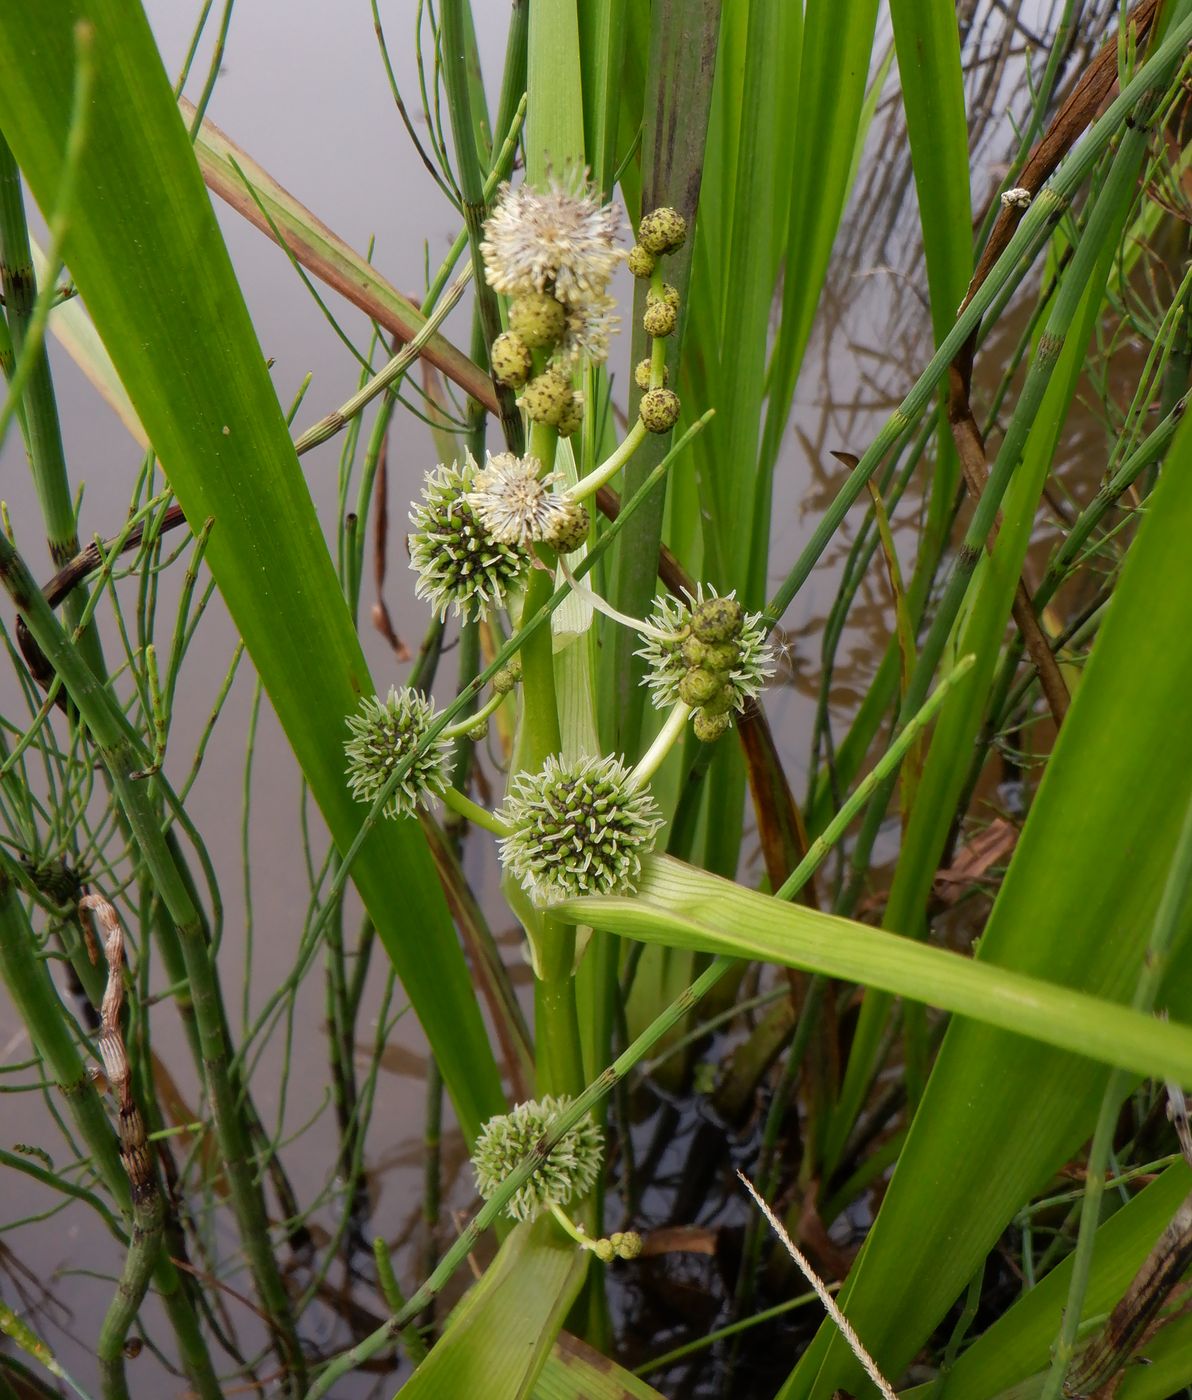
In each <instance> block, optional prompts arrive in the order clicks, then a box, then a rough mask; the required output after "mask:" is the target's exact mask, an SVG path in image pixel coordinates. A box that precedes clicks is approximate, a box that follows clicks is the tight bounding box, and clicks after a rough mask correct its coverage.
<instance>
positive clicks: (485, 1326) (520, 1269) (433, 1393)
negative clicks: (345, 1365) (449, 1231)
mask: <svg viewBox="0 0 1192 1400" xmlns="http://www.w3.org/2000/svg"><path fill="white" fill-rule="evenodd" d="M588 1259H589V1255H588V1252H587V1251H586V1250H582V1249H580V1248H578V1247H577V1246H576V1245H575V1244H574V1243H573V1242H572V1241H571V1240H569V1239H568V1238H567V1236H566V1235H565V1234H564V1233H563V1231H562V1230H561V1229H560V1228H559V1226H558V1225H557V1224H556V1223H555V1220H554V1219H553V1217H551V1216H549V1215H546V1216H543V1217H541V1218H540V1219H538V1220H536V1221H535V1222H534V1223H533V1224H532V1225H519V1226H518V1227H517V1229H515V1230H514V1231H513V1233H512V1234H511V1235H510V1236H509V1238H508V1239H507V1240H506V1241H505V1243H504V1244H503V1245H502V1246H501V1248H500V1250H499V1251H498V1253H497V1257H496V1258H495V1259H494V1260H493V1262H492V1263H491V1264H490V1265H489V1266H488V1268H487V1269H485V1271H484V1275H483V1277H482V1278H481V1279H480V1282H479V1283H477V1284H476V1285H475V1287H473V1288H472V1290H471V1292H469V1293H468V1295H467V1297H465V1298H464V1300H463V1302H462V1303H460V1305H459V1306H458V1307H457V1308H456V1310H455V1311H454V1312H453V1313H452V1314H451V1317H450V1318H449V1319H448V1322H447V1327H446V1330H445V1331H444V1333H443V1335H442V1337H440V1339H439V1340H438V1342H437V1343H436V1344H435V1346H434V1348H433V1349H432V1350H431V1353H430V1355H429V1356H428V1357H427V1358H426V1360H425V1361H424V1362H423V1363H422V1365H421V1366H419V1367H418V1369H417V1370H416V1371H415V1372H414V1374H413V1376H412V1377H411V1378H410V1379H409V1380H408V1381H407V1382H406V1384H405V1385H404V1386H402V1388H401V1390H400V1392H399V1394H400V1395H401V1397H402V1400H447V1397H449V1396H460V1397H463V1396H469V1395H475V1396H483V1397H484V1400H520V1397H522V1396H527V1395H529V1394H531V1393H532V1391H533V1390H534V1384H535V1381H536V1380H537V1378H538V1374H539V1372H540V1371H541V1370H542V1367H543V1365H544V1363H545V1362H546V1359H547V1357H548V1355H549V1354H550V1350H551V1347H552V1346H553V1345H554V1340H555V1337H556V1336H557V1335H558V1332H559V1329H560V1328H561V1327H562V1325H563V1320H564V1318H565V1317H566V1316H567V1309H568V1308H569V1307H570V1306H571V1304H572V1302H573V1300H574V1299H575V1297H576V1294H577V1293H578V1292H579V1288H580V1285H581V1284H582V1283H583V1280H584V1274H585V1273H586V1271H587V1267H588Z"/></svg>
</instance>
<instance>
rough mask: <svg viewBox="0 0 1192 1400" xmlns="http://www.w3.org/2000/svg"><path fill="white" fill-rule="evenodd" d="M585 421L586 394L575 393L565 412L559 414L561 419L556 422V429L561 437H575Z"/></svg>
mask: <svg viewBox="0 0 1192 1400" xmlns="http://www.w3.org/2000/svg"><path fill="white" fill-rule="evenodd" d="M583 423H584V396H583V394H581V393H578V392H576V393H573V394H572V395H571V398H570V400H569V401H568V403H567V405H566V407H565V408H564V409H563V412H562V413H561V414H560V415H559V421H558V422H557V423H556V424H555V431H556V432H557V433H558V434H559V436H560V437H561V438H569V437H574V436H575V434H576V433H578V432H579V430H580V428H582V427H583Z"/></svg>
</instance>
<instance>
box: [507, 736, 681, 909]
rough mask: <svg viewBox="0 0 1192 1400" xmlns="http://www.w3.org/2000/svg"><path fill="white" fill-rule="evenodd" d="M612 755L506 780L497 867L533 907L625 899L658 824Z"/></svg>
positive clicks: (551, 763)
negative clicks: (604, 897)
mask: <svg viewBox="0 0 1192 1400" xmlns="http://www.w3.org/2000/svg"><path fill="white" fill-rule="evenodd" d="M629 779H630V770H629V769H628V768H627V767H626V766H625V764H624V763H622V762H621V760H620V759H617V758H592V757H585V758H580V759H577V760H573V761H570V762H564V761H563V760H562V759H560V758H558V757H556V756H553V755H552V757H550V758H548V759H547V760H546V765H545V767H544V768H543V769H542V771H541V772H540V773H521V774H519V775H518V776H517V777H516V778H515V779H514V780H513V784H512V787H511V790H510V793H509V796H508V797H507V798H506V799H505V805H504V806H503V807H502V808H501V810H500V811H499V812H498V814H497V815H498V817H499V818H500V820H501V821H502V822H504V823H505V825H506V826H507V827H508V828H509V835H508V836H506V837H504V838H502V840H501V841H500V843H499V851H500V856H501V863H502V864H503V865H504V866H505V867H506V869H508V870H509V871H510V872H511V873H512V874H513V876H514V878H515V879H516V880H517V881H518V882H519V884H521V886H522V888H523V889H525V890H526V892H527V893H528V894H529V895H530V897H531V898H532V899H533V900H534V901H535V902H536V903H538V904H555V903H558V902H559V901H560V900H564V899H577V898H580V897H582V896H584V895H589V894H628V893H632V891H633V890H634V889H635V888H636V886H637V882H638V880H639V878H640V877H641V862H642V857H643V856H644V855H647V854H648V853H649V852H650V851H651V850H652V849H653V847H654V837H655V836H656V835H657V834H658V830H659V828H660V827H661V826H662V824H663V818H662V813H661V812H660V811H659V810H658V807H657V805H656V803H655V802H654V799H653V798H652V797H651V796H650V793H649V790H648V789H644V788H638V787H634V786H633V785H632V784H631V783H630V781H629Z"/></svg>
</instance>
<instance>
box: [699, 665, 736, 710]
mask: <svg viewBox="0 0 1192 1400" xmlns="http://www.w3.org/2000/svg"><path fill="white" fill-rule="evenodd" d="M708 674H709V675H711V674H713V673H712V672H709V673H708ZM716 681H717V684H718V685H719V687H720V688H719V690H717V692H716V694H715V695H713V696H712V697H711V699H709V700H705V701H704V703H703V705H702V706H701V707H700V713H701V714H704V715H707V716H708V718H709V719H715V718H716V716H717V715H727V714H728V712H729V711H730V710H732V709H734V708H735V707H734V704H733V700H734V696H733V688H732V686H731V685H725V683H724V677H723V676H717V677H716Z"/></svg>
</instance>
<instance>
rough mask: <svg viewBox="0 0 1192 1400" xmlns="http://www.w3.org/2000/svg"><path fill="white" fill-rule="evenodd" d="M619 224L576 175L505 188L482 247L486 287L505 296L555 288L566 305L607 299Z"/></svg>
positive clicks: (618, 257)
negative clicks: (543, 186) (544, 185)
mask: <svg viewBox="0 0 1192 1400" xmlns="http://www.w3.org/2000/svg"><path fill="white" fill-rule="evenodd" d="M620 223H621V218H620V212H619V210H618V209H617V207H616V206H615V205H613V204H600V203H599V202H598V200H597V199H596V197H595V195H594V194H593V193H592V192H591V191H590V190H589V189H588V188H587V185H586V182H585V181H584V180H583V178H582V176H579V175H575V174H573V175H571V176H570V177H569V178H568V179H567V180H565V181H560V180H557V179H552V180H551V182H550V188H549V189H547V190H546V191H538V190H533V189H531V188H530V187H529V186H528V185H521V186H519V187H518V188H517V189H513V188H512V186H510V185H503V186H502V187H501V192H500V195H499V197H498V199H497V203H496V207H495V208H494V209H493V212H492V214H491V215H490V217H489V219H488V222H487V223H486V224H485V226H484V241H483V242H482V243H481V245H480V252H481V256H482V257H483V258H484V269H485V277H486V278H487V279H488V284H489V286H490V287H493V288H495V289H496V290H497V291H498V292H503V293H504V294H505V295H506V296H521V295H522V294H523V293H525V292H550V293H551V294H552V296H555V297H557V298H558V300H559V301H561V302H563V303H564V304H565V305H566V306H576V305H578V304H580V303H581V302H584V301H588V300H590V299H591V298H592V297H599V296H603V294H604V291H605V288H606V287H607V286H608V283H609V280H610V279H611V277H612V275H613V273H614V272H615V271H616V268H617V264H618V263H619V262H620V261H621V258H622V256H623V254H622V252H621V250H620V249H619V248H618V247H617V237H618V235H619V233H620Z"/></svg>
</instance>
